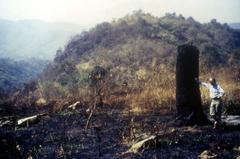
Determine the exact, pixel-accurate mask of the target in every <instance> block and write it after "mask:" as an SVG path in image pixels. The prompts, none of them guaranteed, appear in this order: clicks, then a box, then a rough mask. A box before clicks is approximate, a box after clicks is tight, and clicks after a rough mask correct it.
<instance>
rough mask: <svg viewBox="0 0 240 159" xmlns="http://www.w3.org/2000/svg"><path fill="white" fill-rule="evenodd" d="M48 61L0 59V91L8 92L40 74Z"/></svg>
mask: <svg viewBox="0 0 240 159" xmlns="http://www.w3.org/2000/svg"><path fill="white" fill-rule="evenodd" d="M47 63H48V61H44V60H37V59H31V60H28V61H14V60H10V59H0V93H1V94H2V93H9V92H10V91H14V90H16V89H17V88H20V87H22V86H23V84H24V83H28V82H29V81H30V80H31V79H32V78H35V77H36V76H37V75H38V74H40V73H41V72H42V70H43V68H44V67H45V66H46V65H47Z"/></svg>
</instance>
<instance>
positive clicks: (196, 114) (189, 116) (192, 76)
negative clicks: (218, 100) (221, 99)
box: [176, 44, 209, 125]
mask: <svg viewBox="0 0 240 159" xmlns="http://www.w3.org/2000/svg"><path fill="white" fill-rule="evenodd" d="M198 76H199V51H198V49H197V47H195V46H192V45H188V44H185V45H181V46H179V47H178V55H177V65H176V108H177V119H178V120H179V121H180V123H181V124H184V125H195V124H197V125H199V124H206V123H209V120H208V119H207V117H206V116H205V114H204V113H203V110H202V104H201V96H200V90H199V84H198V83H197V82H196V79H198Z"/></svg>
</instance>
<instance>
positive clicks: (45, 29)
mask: <svg viewBox="0 0 240 159" xmlns="http://www.w3.org/2000/svg"><path fill="white" fill-rule="evenodd" d="M83 30H84V28H83V27H81V26H79V25H75V24H68V23H49V22H44V21H40V20H19V21H9V20H3V19H0V58H11V59H15V60H19V59H26V58H39V59H47V60H49V59H53V58H54V56H55V53H56V50H57V49H59V48H64V45H65V43H67V41H68V40H69V39H70V38H71V37H72V36H74V35H76V34H80V33H81V32H82V31H83Z"/></svg>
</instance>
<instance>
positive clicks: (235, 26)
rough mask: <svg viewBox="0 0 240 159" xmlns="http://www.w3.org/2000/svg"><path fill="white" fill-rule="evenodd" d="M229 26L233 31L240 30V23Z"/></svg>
mask: <svg viewBox="0 0 240 159" xmlns="http://www.w3.org/2000/svg"><path fill="white" fill-rule="evenodd" d="M229 26H230V27H231V28H233V29H240V23H229Z"/></svg>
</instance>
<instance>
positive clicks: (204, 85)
mask: <svg viewBox="0 0 240 159" xmlns="http://www.w3.org/2000/svg"><path fill="white" fill-rule="evenodd" d="M195 81H196V82H197V84H199V85H200V86H203V87H206V88H208V87H209V85H208V83H205V82H201V81H200V80H199V79H198V78H195Z"/></svg>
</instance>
